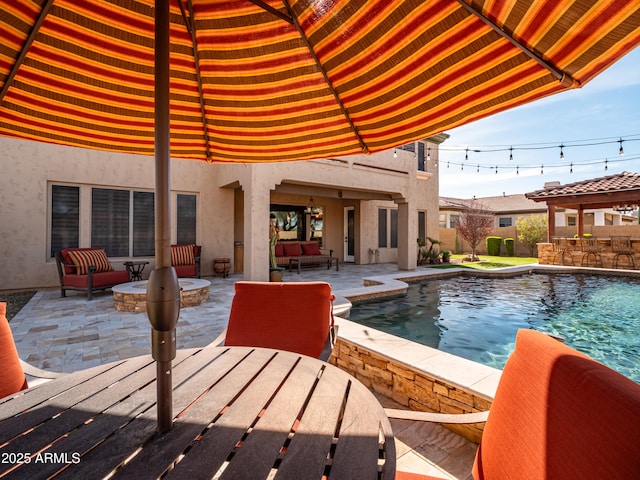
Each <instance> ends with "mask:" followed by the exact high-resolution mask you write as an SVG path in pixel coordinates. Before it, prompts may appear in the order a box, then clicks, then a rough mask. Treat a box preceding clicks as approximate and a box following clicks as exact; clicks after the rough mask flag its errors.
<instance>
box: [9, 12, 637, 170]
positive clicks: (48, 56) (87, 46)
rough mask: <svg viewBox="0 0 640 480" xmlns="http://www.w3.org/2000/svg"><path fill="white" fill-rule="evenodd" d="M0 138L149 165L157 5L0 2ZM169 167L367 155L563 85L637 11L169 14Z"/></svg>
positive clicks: (581, 73)
mask: <svg viewBox="0 0 640 480" xmlns="http://www.w3.org/2000/svg"><path fill="white" fill-rule="evenodd" d="M0 5H1V6H2V12H1V17H0V36H1V38H2V45H1V46H0V88H1V90H0V134H1V135H8V136H13V137H19V138H25V139H32V140H41V141H46V142H53V143H59V144H64V145H75V146H80V147H88V148H91V149H106V150H115V151H121V152H130V153H140V154H145V155H153V154H154V103H153V98H154V41H153V38H154V17H153V15H154V13H153V10H154V8H153V7H154V0H82V1H78V0H0ZM170 36H171V38H170V51H171V56H170V102H171V103H170V112H171V156H172V157H174V158H188V159H199V160H209V161H213V162H263V161H282V160H300V159H309V158H318V157H327V156H337V155H344V154H356V153H363V152H365V153H369V152H371V153H372V152H377V151H381V150H385V149H389V148H393V147H394V146H397V145H400V144H403V143H407V142H409V141H413V140H416V139H421V138H425V137H427V136H429V135H432V134H436V133H439V132H442V131H444V130H446V129H449V128H452V127H455V126H457V125H461V124H464V123H466V122H469V121H472V120H476V119H479V118H482V117H485V116H487V115H491V114H493V113H496V112H499V111H502V110H505V109H507V108H511V107H514V106H517V105H521V104H523V103H526V102H530V101H532V100H535V99H537V98H541V97H544V96H547V95H550V94H554V93H557V92H560V91H563V90H566V89H569V88H575V87H580V86H582V85H584V84H585V83H586V82H588V81H589V80H590V79H591V78H593V77H594V76H595V75H596V74H598V73H599V72H601V71H602V70H604V69H605V68H607V67H608V66H609V65H611V64H612V63H613V62H615V61H616V60H617V59H618V58H620V57H621V56H623V55H624V54H625V53H627V52H628V51H630V50H631V49H633V48H634V47H635V46H637V45H638V44H639V43H640V2H638V1H637V0H571V1H568V0H486V1H482V0H458V1H456V0H428V1H425V0H406V1H389V0H264V1H260V0H253V1H248V0H224V1H223V0H171V1H170Z"/></svg>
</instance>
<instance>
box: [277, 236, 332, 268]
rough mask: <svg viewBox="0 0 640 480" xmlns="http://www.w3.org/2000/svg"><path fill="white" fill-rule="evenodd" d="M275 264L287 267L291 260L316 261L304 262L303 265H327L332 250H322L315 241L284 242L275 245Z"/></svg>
mask: <svg viewBox="0 0 640 480" xmlns="http://www.w3.org/2000/svg"><path fill="white" fill-rule="evenodd" d="M275 254H276V264H277V265H278V266H279V267H289V266H290V262H289V261H290V260H291V259H292V258H304V259H314V258H315V259H317V260H318V261H317V262H313V261H311V262H310V261H308V260H307V261H305V263H304V264H305V265H327V259H328V258H329V257H332V256H333V250H324V249H321V248H320V247H319V246H318V242H316V241H315V240H307V241H300V240H294V241H291V240H285V241H281V242H278V243H276V247H275Z"/></svg>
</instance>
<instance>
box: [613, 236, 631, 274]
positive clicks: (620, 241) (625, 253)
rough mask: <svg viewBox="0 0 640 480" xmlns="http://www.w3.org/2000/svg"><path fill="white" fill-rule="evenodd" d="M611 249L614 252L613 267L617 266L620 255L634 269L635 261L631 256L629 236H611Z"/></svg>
mask: <svg viewBox="0 0 640 480" xmlns="http://www.w3.org/2000/svg"><path fill="white" fill-rule="evenodd" d="M611 251H612V252H613V253H615V256H614V257H613V268H618V261H619V260H620V257H625V258H626V259H627V262H628V263H629V264H631V267H632V268H633V269H634V270H635V268H636V261H635V259H634V258H633V248H631V237H611Z"/></svg>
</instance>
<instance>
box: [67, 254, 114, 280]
mask: <svg viewBox="0 0 640 480" xmlns="http://www.w3.org/2000/svg"><path fill="white" fill-rule="evenodd" d="M68 254H69V258H71V261H72V262H73V264H74V265H75V266H76V274H78V275H87V273H88V272H89V266H90V265H95V267H96V270H95V272H94V273H101V272H112V271H113V267H112V266H111V264H110V263H109V259H108V258H107V252H105V251H104V250H103V249H101V248H95V249H88V250H69V252H68Z"/></svg>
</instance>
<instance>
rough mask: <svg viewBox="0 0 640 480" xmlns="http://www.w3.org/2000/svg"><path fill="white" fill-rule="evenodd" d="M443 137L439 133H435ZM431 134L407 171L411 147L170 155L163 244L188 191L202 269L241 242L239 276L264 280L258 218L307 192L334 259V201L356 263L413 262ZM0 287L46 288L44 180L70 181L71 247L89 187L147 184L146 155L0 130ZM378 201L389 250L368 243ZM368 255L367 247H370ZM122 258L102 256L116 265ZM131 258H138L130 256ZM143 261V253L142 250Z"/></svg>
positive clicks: (338, 236)
mask: <svg viewBox="0 0 640 480" xmlns="http://www.w3.org/2000/svg"><path fill="white" fill-rule="evenodd" d="M443 137H444V138H446V136H443ZM444 138H438V139H436V140H435V141H434V142H433V143H429V145H430V146H431V148H430V156H431V161H430V162H427V164H426V168H425V170H426V171H421V172H418V171H417V164H416V157H415V154H414V153H412V152H408V151H402V150H397V152H394V151H389V152H382V153H378V154H375V155H369V156H365V155H359V156H353V157H346V158H341V159H322V160H314V161H305V162H286V163H270V164H233V165H222V164H206V163H202V162H196V161H189V160H177V159H174V160H172V163H171V192H172V198H171V209H172V242H175V240H176V227H175V225H176V215H177V213H176V195H177V194H179V193H187V194H192V195H195V196H196V198H197V203H196V208H197V226H196V236H197V243H198V244H200V245H202V275H203V276H207V275H212V274H213V259H214V258H217V257H229V258H231V259H232V262H234V261H235V259H234V254H237V252H238V249H237V248H234V246H235V245H236V244H239V243H242V244H243V251H244V256H243V259H242V263H243V265H242V268H243V273H244V278H245V279H248V280H267V279H268V248H269V246H268V218H269V210H270V205H271V204H288V205H307V204H308V202H309V198H310V197H313V198H314V201H315V203H316V204H317V205H321V206H322V208H323V212H324V227H323V232H322V235H323V243H324V245H323V247H324V248H327V249H332V250H333V251H334V256H337V257H339V258H340V259H341V260H342V259H343V258H344V239H345V230H344V209H345V207H353V208H354V211H355V221H356V225H355V258H354V261H355V262H356V263H373V262H397V263H398V267H399V268H400V269H403V270H412V269H414V268H415V266H416V238H417V236H418V214H417V212H418V211H422V212H426V213H425V215H426V220H427V221H426V228H427V231H428V232H429V233H428V235H429V236H437V235H438V176H437V167H435V166H434V164H435V163H436V161H437V144H438V143H439V142H441V141H443V140H444ZM0 166H1V167H2V176H1V178H2V180H1V181H0V185H1V188H0V261H1V262H2V266H3V274H2V276H1V277H0V278H1V279H0V290H13V289H26V288H42V287H55V286H57V285H58V284H59V283H58V278H57V272H56V265H55V261H54V259H53V258H51V257H50V251H51V249H50V240H49V237H50V218H51V205H50V203H51V194H50V189H51V185H52V184H56V185H73V186H78V187H79V188H80V246H82V247H87V246H91V189H92V188H93V187H99V188H123V189H131V190H136V191H153V189H154V162H153V159H152V158H150V157H143V156H137V155H129V154H118V153H111V152H102V151H93V150H84V149H78V148H71V147H65V146H58V145H49V144H43V143H36V142H28V141H21V140H16V139H9V138H4V137H0ZM379 208H388V209H397V210H398V246H397V248H385V249H378V225H377V223H378V220H377V219H378V216H377V212H378V209H379ZM376 250H378V252H377V254H373V255H372V254H370V252H375V251H376ZM128 259H129V258H111V257H110V261H111V262H112V264H113V266H114V267H115V268H116V269H123V268H124V266H123V262H124V261H126V260H128ZM136 259H138V258H136ZM144 259H145V260H149V261H150V262H151V264H150V265H149V267H148V268H147V269H146V270H145V273H146V274H147V275H148V272H149V271H150V270H151V269H152V268H153V257H150V258H144Z"/></svg>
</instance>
